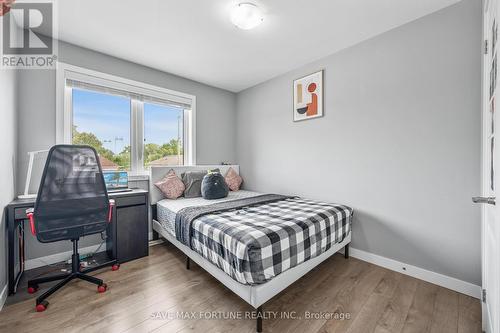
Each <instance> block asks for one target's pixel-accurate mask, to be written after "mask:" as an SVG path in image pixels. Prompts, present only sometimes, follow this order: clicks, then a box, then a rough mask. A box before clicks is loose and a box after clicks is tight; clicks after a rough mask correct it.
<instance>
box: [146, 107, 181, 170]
mask: <svg viewBox="0 0 500 333" xmlns="http://www.w3.org/2000/svg"><path fill="white" fill-rule="evenodd" d="M183 124H184V110H183V109H182V108H178V107H174V106H166V105H159V104H151V103H144V165H145V166H146V168H148V167H150V166H159V165H182V164H184V163H183V161H184V156H183V148H182V147H183V132H184V131H183Z"/></svg>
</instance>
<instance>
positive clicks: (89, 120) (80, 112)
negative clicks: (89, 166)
mask: <svg viewBox="0 0 500 333" xmlns="http://www.w3.org/2000/svg"><path fill="white" fill-rule="evenodd" d="M72 92H73V93H72V94H73V95H72V97H73V135H72V136H73V141H72V142H73V144H83V145H90V146H92V147H94V148H95V149H96V150H97V153H98V154H99V158H100V160H101V167H102V169H103V170H130V167H131V163H130V159H131V145H130V127H131V126H132V124H131V119H130V114H131V100H130V98H128V97H122V96H115V95H109V94H105V93H99V92H94V91H89V90H82V89H76V88H73V90H72ZM143 110H144V111H143V112H144V166H145V167H146V168H149V167H150V166H162V165H183V164H184V156H183V153H184V150H183V142H184V140H183V135H184V110H183V109H182V108H180V107H176V106H169V105H161V104H153V103H144V108H143Z"/></svg>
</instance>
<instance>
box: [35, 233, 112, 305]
mask: <svg viewBox="0 0 500 333" xmlns="http://www.w3.org/2000/svg"><path fill="white" fill-rule="evenodd" d="M71 241H72V242H73V255H72V256H71V258H72V259H71V273H65V274H57V275H53V276H47V277H41V278H38V279H34V280H29V281H28V292H29V293H30V294H32V293H35V292H36V291H37V290H38V286H39V285H40V284H42V283H46V282H52V281H59V280H61V281H60V282H59V283H57V284H56V285H55V286H53V287H52V288H50V289H49V290H47V291H46V292H44V293H43V294H42V295H40V296H39V297H38V298H37V299H36V311H38V312H41V311H45V309H46V308H47V306H48V305H49V303H48V302H47V301H46V299H47V298H48V297H49V296H50V295H52V294H53V293H55V292H56V291H58V290H59V289H61V288H62V287H64V286H65V285H66V284H68V282H70V281H71V280H74V279H80V280H84V281H87V282H90V283H93V284H95V285H97V291H98V292H100V293H102V292H105V291H106V289H107V286H106V284H105V283H104V281H103V280H101V279H98V278H96V277H93V276H90V275H87V274H85V273H89V272H92V271H95V270H97V269H99V268H102V267H104V266H109V265H114V266H117V267H119V265H118V264H117V262H116V260H113V261H110V262H107V263H106V264H104V265H100V266H98V267H92V268H88V269H85V270H81V269H80V254H79V253H78V239H73V240H71Z"/></svg>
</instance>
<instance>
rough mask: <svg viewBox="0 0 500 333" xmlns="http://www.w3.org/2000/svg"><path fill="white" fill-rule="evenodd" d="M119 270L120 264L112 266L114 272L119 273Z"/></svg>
mask: <svg viewBox="0 0 500 333" xmlns="http://www.w3.org/2000/svg"><path fill="white" fill-rule="evenodd" d="M119 269H120V264H114V265H113V266H111V270H112V271H117V270H119Z"/></svg>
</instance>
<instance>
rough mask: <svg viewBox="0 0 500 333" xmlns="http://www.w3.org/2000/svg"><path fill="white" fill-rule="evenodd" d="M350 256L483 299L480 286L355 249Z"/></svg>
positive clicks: (351, 249)
mask: <svg viewBox="0 0 500 333" xmlns="http://www.w3.org/2000/svg"><path fill="white" fill-rule="evenodd" d="M349 254H350V255H351V256H352V257H354V258H357V259H360V260H363V261H366V262H369V263H372V264H374V265H377V266H381V267H384V268H387V269H390V270H392V271H396V272H399V273H403V274H406V275H409V276H412V277H414V278H417V279H420V280H424V281H427V282H430V283H433V284H436V285H438V286H441V287H445V288H448V289H451V290H454V291H457V292H459V293H462V294H465V295H469V296H471V297H475V298H479V299H480V298H481V287H480V286H478V285H475V284H472V283H469V282H465V281H462V280H458V279H455V278H453V277H450V276H446V275H443V274H439V273H436V272H432V271H428V270H426V269H423V268H420V267H416V266H412V265H408V264H405V263H403V262H399V261H396V260H393V259H389V258H386V257H382V256H379V255H376V254H373V253H370V252H366V251H362V250H358V249H354V248H350V249H349Z"/></svg>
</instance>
